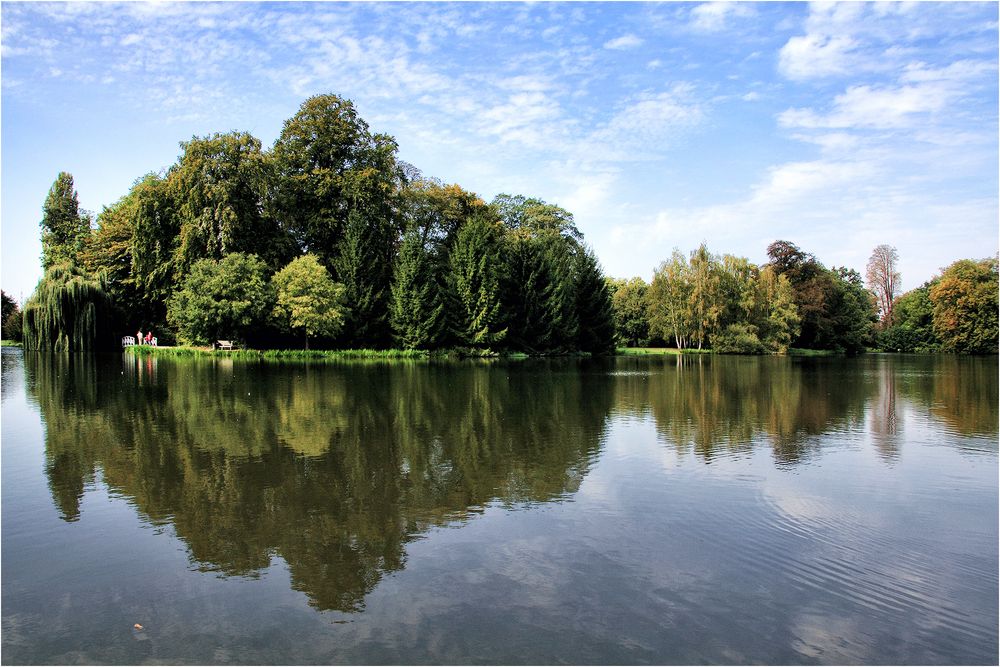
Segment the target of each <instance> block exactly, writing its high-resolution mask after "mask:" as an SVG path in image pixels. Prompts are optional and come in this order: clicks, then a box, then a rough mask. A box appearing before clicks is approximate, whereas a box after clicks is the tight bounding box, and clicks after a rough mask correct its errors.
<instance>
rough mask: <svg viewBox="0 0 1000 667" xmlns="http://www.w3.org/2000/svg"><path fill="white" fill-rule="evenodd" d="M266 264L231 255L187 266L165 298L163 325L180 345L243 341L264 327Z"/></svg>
mask: <svg viewBox="0 0 1000 667" xmlns="http://www.w3.org/2000/svg"><path fill="white" fill-rule="evenodd" d="M269 277H270V271H269V270H268V267H267V264H265V263H264V261H263V260H261V259H260V258H259V257H257V256H256V255H246V254H243V253H231V254H229V255H226V256H225V257H223V258H222V259H221V260H218V261H217V260H212V259H200V260H198V261H197V262H195V263H194V264H192V265H191V270H190V271H189V272H188V274H187V276H186V277H185V279H184V282H183V283H182V284H181V287H180V289H178V290H177V292H175V293H174V295H173V296H172V297H171V299H170V301H169V304H168V309H167V319H168V321H169V322H170V324H171V326H173V327H174V328H175V330H176V331H177V334H178V338H179V339H180V340H181V341H183V342H185V343H194V344H206V343H211V342H214V341H216V340H219V339H223V340H230V339H236V340H240V341H246V340H247V339H249V338H252V337H253V336H254V334H255V333H257V332H258V331H259V330H260V329H261V328H262V327H263V326H264V325H265V323H266V320H267V316H268V315H269V314H270V312H271V308H272V305H273V303H274V292H273V287H272V285H271V283H270V281H269Z"/></svg>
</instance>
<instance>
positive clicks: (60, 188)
mask: <svg viewBox="0 0 1000 667" xmlns="http://www.w3.org/2000/svg"><path fill="white" fill-rule="evenodd" d="M90 222H91V221H90V216H89V215H87V214H86V213H82V212H81V211H80V201H79V198H78V197H77V193H76V190H74V189H73V176H72V175H71V174H68V173H66V172H65V171H61V172H59V176H57V177H56V180H55V182H54V183H53V184H52V187H51V188H49V194H48V195H47V196H46V197H45V203H44V204H43V205H42V221H41V223H40V224H41V228H42V269H48V268H49V267H51V266H54V265H56V264H60V263H64V262H76V261H77V255H78V253H79V252H80V250H81V249H82V247H83V243H84V241H85V240H86V238H87V236H88V235H89V234H90Z"/></svg>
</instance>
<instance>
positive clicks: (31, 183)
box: [0, 2, 1000, 298]
mask: <svg viewBox="0 0 1000 667" xmlns="http://www.w3.org/2000/svg"><path fill="white" fill-rule="evenodd" d="M0 11H2V260H3V262H2V263H3V266H2V277H0V280H2V286H3V289H4V290H5V291H6V292H8V293H9V294H11V295H13V296H14V297H15V298H18V297H23V298H27V297H28V296H29V295H30V293H31V291H32V289H33V288H34V285H35V283H36V282H37V280H38V278H39V277H40V269H39V255H40V252H41V246H40V242H39V229H38V222H39V220H40V219H41V206H42V202H43V201H44V199H45V195H46V193H47V191H48V188H49V187H50V186H51V184H52V182H53V181H54V180H55V177H56V175H57V174H58V172H60V171H69V172H70V173H72V174H73V176H74V178H75V181H76V187H77V190H78V191H79V194H80V201H81V205H82V206H83V207H84V208H86V209H89V210H92V211H94V212H99V211H100V210H101V209H102V208H103V207H104V206H108V205H110V204H112V203H113V202H114V201H116V200H117V199H118V198H119V197H121V196H122V195H124V194H125V193H126V192H127V191H128V189H129V187H130V186H131V184H132V183H133V181H134V180H135V179H137V178H138V177H140V176H141V175H143V174H145V173H147V172H150V171H160V170H162V169H165V168H166V167H168V166H169V165H170V164H172V163H173V162H174V161H175V160H176V158H177V156H178V154H179V152H180V149H179V147H178V142H179V141H184V140H187V139H190V138H191V137H192V136H196V135H197V136H204V135H208V134H211V133H213V132H225V131H230V130H246V131H249V132H251V133H252V134H254V135H255V136H256V137H258V138H259V139H260V140H261V141H262V142H263V143H264V145H265V146H270V145H271V144H272V143H273V142H274V140H275V138H276V137H277V135H278V133H279V132H280V130H281V124H282V122H283V121H284V120H285V119H287V118H289V117H291V116H292V115H293V114H294V113H295V111H296V109H297V108H298V106H299V104H301V102H302V101H303V100H304V99H305V98H307V97H309V96H310V95H314V94H319V93H327V92H334V93H337V94H339V95H341V96H344V97H347V98H349V99H351V100H353V101H354V102H355V104H356V106H357V108H358V109H359V111H360V113H361V115H362V117H363V118H364V119H365V120H366V121H367V122H368V123H369V125H370V126H371V127H372V129H373V130H376V131H379V132H387V133H389V134H391V135H393V136H394V137H395V138H396V140H397V142H398V143H399V147H400V150H399V157H400V158H401V159H403V160H405V161H407V162H410V163H412V164H413V165H415V166H417V167H418V168H419V169H421V170H422V171H423V173H424V174H425V175H427V176H433V177H437V178H440V179H441V180H443V181H445V182H449V183H458V184H460V185H462V186H463V187H465V188H466V189H469V190H472V191H474V192H476V193H478V194H479V195H480V196H481V197H483V198H484V199H486V200H490V199H492V198H493V196H495V195H496V194H498V193H501V192H507V193H512V194H524V195H529V196H535V197H539V198H542V199H544V200H546V201H550V202H553V203H557V204H559V205H561V206H563V207H564V208H566V209H568V210H570V211H571V212H572V213H573V214H574V215H575V216H576V221H577V224H578V226H579V228H580V229H581V230H582V231H583V232H584V234H585V235H586V239H587V241H588V242H589V243H590V244H591V245H592V246H593V247H594V249H595V250H596V252H597V255H598V257H599V258H600V260H601V262H602V264H603V266H604V268H605V271H606V272H607V273H608V274H609V275H613V276H617V277H629V276H633V275H638V276H642V277H643V278H645V279H647V280H648V279H649V278H650V277H651V276H652V273H653V269H654V268H655V267H656V266H657V265H658V264H659V262H660V261H662V260H664V259H666V258H668V257H669V255H670V253H671V250H672V249H673V248H674V247H675V246H676V247H679V248H680V249H682V250H684V251H685V252H686V251H690V250H692V249H694V248H695V247H696V246H697V245H698V244H699V243H701V242H702V241H704V242H706V243H707V244H708V246H709V248H710V249H711V250H712V251H713V252H716V253H732V254H736V255H741V256H745V257H748V258H749V259H750V260H751V261H754V262H758V263H761V262H764V261H766V252H765V251H766V247H767V245H768V244H769V243H770V242H771V241H774V240H776V239H785V240H789V241H792V242H794V243H796V244H798V245H799V247H801V248H802V249H803V250H805V251H807V252H812V253H814V254H815V255H816V256H817V257H818V258H819V259H820V260H821V261H822V262H824V263H825V264H826V265H827V266H833V265H846V266H849V267H852V268H855V269H857V270H858V271H860V272H862V273H863V272H864V267H865V263H866V261H867V259H868V256H869V255H870V254H871V250H872V248H873V247H874V246H875V245H877V244H879V243H889V244H891V245H894V246H896V248H897V249H898V251H899V255H900V266H901V269H902V273H903V283H904V287H905V288H906V289H910V288H913V287H916V286H917V285H919V284H920V283H922V282H924V281H925V280H927V279H929V278H930V277H931V276H932V275H933V274H935V273H936V272H938V271H939V270H940V268H942V267H944V266H946V265H948V264H950V263H951V262H952V261H954V260H956V259H960V258H964V257H973V258H982V257H987V256H991V255H993V254H995V253H996V252H997V247H998V216H1000V211H998V160H1000V155H998V121H997V111H998V102H997V100H998V97H997V96H998V92H997V78H998V72H997V57H998V39H997V35H998V24H997V13H998V5H997V4H996V3H963V2H956V3H951V2H948V3H940V4H939V3H924V2H917V3H903V4H896V3H874V4H861V3H853V2H852V3H834V4H805V3H745V4H744V3H672V2H668V3H662V4H647V3H606V4H605V3H563V2H551V3H532V4H524V3H500V4H480V3H459V4H449V3H384V4H383V3H304V4H298V3H262V4H258V3H218V4H216V3H195V4H187V3H172V2H157V3H125V4H117V3H96V4H90V3H53V4H46V3H21V2H3V4H2V9H0Z"/></svg>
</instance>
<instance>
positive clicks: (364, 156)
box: [271, 95, 402, 267]
mask: <svg viewBox="0 0 1000 667" xmlns="http://www.w3.org/2000/svg"><path fill="white" fill-rule="evenodd" d="M271 155H272V158H273V161H274V168H275V171H276V173H275V181H274V200H273V205H274V213H275V215H276V216H277V219H278V221H279V223H280V224H281V225H282V226H283V227H284V228H286V229H287V230H288V231H289V232H290V233H291V234H292V236H293V237H294V238H295V240H296V241H297V243H298V245H299V249H300V250H302V251H305V252H309V253H311V254H314V255H315V256H316V257H317V258H319V259H320V261H321V262H322V263H323V264H324V265H326V266H327V267H332V266H333V264H334V261H335V259H336V257H337V255H338V253H339V247H340V242H341V240H342V239H343V237H344V232H345V229H346V227H347V222H348V214H349V213H350V211H352V210H358V209H362V210H364V211H365V215H366V216H370V217H373V218H379V219H381V220H384V221H394V214H395V210H396V201H395V200H396V196H397V193H398V191H399V186H400V184H401V181H402V171H401V169H400V168H399V166H398V165H397V163H396V142H395V140H394V139H393V138H392V137H390V136H389V135H387V134H374V133H372V132H371V131H369V128H368V124H367V123H366V122H365V121H364V120H363V119H362V118H361V117H360V116H359V115H358V112H357V110H356V109H355V108H354V104H353V103H351V102H350V101H349V100H345V99H342V98H340V97H338V96H336V95H317V96H314V97H310V98H309V99H307V100H306V101H305V102H303V103H302V106H301V107H299V110H298V112H297V113H296V114H295V115H294V116H293V117H292V118H290V119H289V120H287V121H285V124H284V127H283V128H282V130H281V135H280V136H279V137H278V140H277V141H276V142H275V145H274V150H273V151H272V153H271Z"/></svg>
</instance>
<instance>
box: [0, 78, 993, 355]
mask: <svg viewBox="0 0 1000 667" xmlns="http://www.w3.org/2000/svg"><path fill="white" fill-rule="evenodd" d="M396 153H397V145H396V143H395V140H394V139H393V138H392V137H390V136H388V135H386V134H380V133H376V132H373V131H371V130H370V128H369V126H368V124H367V123H366V122H365V121H364V120H363V119H361V118H360V117H359V116H358V114H357V112H356V110H355V109H354V106H353V104H352V103H351V102H350V101H348V100H345V99H343V98H340V97H338V96H336V95H318V96H315V97H311V98H309V99H307V100H306V101H305V102H303V104H302V106H301V107H300V109H299V110H298V112H297V113H296V114H295V116H293V117H292V118H291V119H289V120H287V121H285V123H284V126H283V129H282V131H281V134H280V135H279V137H278V139H277V140H276V141H275V144H274V145H273V146H272V147H271V148H270V149H269V150H265V149H264V148H263V147H262V145H261V142H260V141H259V140H258V139H256V138H255V137H253V136H251V135H250V134H248V133H245V132H229V133H223V134H213V135H211V136H207V137H193V138H192V139H191V140H190V141H185V142H181V154H180V156H179V157H178V160H177V162H176V163H175V164H174V165H172V166H171V167H169V168H168V169H167V170H165V171H164V172H162V173H150V174H146V175H145V176H142V177H141V178H139V179H138V180H137V181H136V182H135V184H134V185H133V187H132V188H131V190H130V191H129V192H128V193H127V194H126V195H125V196H124V197H122V198H121V199H120V200H119V201H118V202H116V203H115V204H113V205H112V206H110V207H107V208H105V209H104V210H103V211H102V212H101V213H100V214H99V215H98V216H97V217H96V220H94V219H93V218H92V216H91V214H89V213H87V212H86V211H83V210H82V209H80V207H79V202H78V198H77V193H76V191H75V190H74V186H73V177H72V176H71V175H70V174H68V173H65V172H64V173H60V174H59V175H58V177H57V178H56V181H55V182H54V183H53V185H52V188H51V190H50V192H49V193H48V196H47V197H46V200H45V202H44V205H43V211H42V213H43V215H42V221H41V237H42V267H43V268H44V269H45V274H44V277H43V278H42V280H41V281H40V283H39V285H38V287H37V288H36V290H35V292H34V294H33V295H32V296H31V298H30V299H29V300H28V302H27V303H25V304H24V307H23V312H20V311H19V312H18V314H12V313H13V311H12V310H11V309H10V308H9V307H8V303H7V300H6V299H7V298H6V295H4V296H5V301H4V313H3V321H2V324H3V335H4V338H9V339H12V340H19V339H21V338H23V340H24V343H25V346H26V347H28V348H32V349H64V350H71V351H77V350H94V349H104V348H106V349H111V348H114V347H117V346H118V345H119V341H120V340H121V336H122V335H126V334H127V335H131V334H132V333H133V332H135V331H137V330H140V331H149V330H150V329H152V330H153V331H154V332H155V334H154V335H156V337H157V338H158V339H159V342H160V343H161V344H168V345H169V344H174V343H180V344H182V345H194V346H198V345H202V346H204V345H209V344H211V343H213V342H214V341H216V340H220V339H221V340H236V341H238V342H239V343H241V345H242V346H243V347H245V348H256V349H261V350H268V349H290V348H300V347H301V348H304V349H305V350H309V349H310V348H311V347H313V348H319V349H371V350H389V349H391V348H399V349H402V350H423V351H439V350H455V349H458V350H465V351H468V353H469V354H472V355H491V354H494V353H503V354H510V353H524V354H531V355H547V354H576V353H586V354H605V353H612V352H613V351H614V350H615V348H616V347H644V346H656V345H666V346H673V347H676V348H677V349H697V350H709V349H710V350H712V351H714V352H716V353H742V354H768V353H771V354H774V353H777V354H782V353H785V352H787V351H788V349H789V348H790V347H794V348H804V349H815V350H829V351H837V352H846V353H857V352H861V351H863V350H865V349H870V348H873V347H876V348H879V349H886V350H889V349H891V350H902V351H910V350H944V351H952V352H990V351H993V352H995V351H996V349H997V318H996V303H997V297H996V292H997V289H996V288H997V280H996V272H997V270H996V266H997V262H996V260H995V259H993V260H984V261H983V262H978V263H977V262H973V261H971V260H962V261H960V262H956V263H955V264H954V265H952V266H951V267H949V268H948V269H947V270H946V271H945V272H944V273H943V274H942V276H940V277H938V278H935V279H934V280H933V281H931V283H928V284H926V285H925V286H923V287H922V288H920V290H915V291H914V292H911V293H908V294H906V295H902V296H900V295H898V294H896V293H895V290H896V289H897V287H896V286H898V284H899V274H898V271H896V270H895V264H894V263H895V262H896V260H897V258H896V256H895V250H894V249H893V248H891V247H889V246H879V247H878V248H876V252H875V253H873V260H872V262H870V263H869V267H868V272H867V277H868V284H867V289H866V284H865V281H864V280H863V279H862V277H861V275H860V274H859V273H858V272H857V271H855V270H853V269H848V268H843V267H834V268H832V269H828V268H826V267H825V266H824V265H823V264H821V263H820V262H819V261H818V260H817V259H816V258H815V257H814V256H813V255H810V254H808V253H806V252H804V251H802V250H800V249H799V248H798V247H797V246H795V245H794V244H792V243H790V242H788V241H776V242H774V243H772V244H771V245H770V246H769V247H768V257H769V261H768V262H767V263H766V264H764V265H762V266H757V265H755V264H753V263H751V262H749V260H747V259H746V258H742V257H735V256H733V255H721V256H720V255H715V254H713V253H711V252H710V251H709V250H708V248H707V247H706V246H705V245H702V246H701V247H699V248H698V249H696V250H695V251H693V252H691V253H690V254H689V255H684V254H683V253H681V252H680V251H679V250H675V251H674V253H673V255H672V256H671V258H669V259H668V260H666V261H664V262H663V263H661V264H660V266H659V267H658V268H656V270H655V273H654V276H653V280H652V282H651V283H650V284H648V285H647V284H646V283H645V281H643V280H642V279H641V278H633V279H631V280H627V281H621V280H609V279H606V278H605V277H604V275H603V272H602V270H601V267H600V265H599V263H598V261H597V257H596V255H595V253H594V252H593V250H592V249H591V248H590V247H589V246H588V245H587V244H586V243H585V242H584V237H583V234H582V233H581V232H580V230H579V229H577V227H576V225H575V223H574V219H573V215H572V213H570V212H569V211H567V210H565V209H563V208H561V207H560V206H558V205H555V204H552V203H548V202H545V201H542V200H541V199H538V198H533V197H529V196H524V195H510V194H500V195H498V196H497V197H495V198H494V199H493V200H492V201H491V202H488V203H487V202H486V201H484V200H483V199H481V198H480V197H478V196H477V195H476V194H475V193H472V192H470V191H468V190H465V189H463V188H462V187H461V186H459V185H456V184H445V183H442V182H440V181H438V180H436V179H433V178H429V177H425V176H424V175H423V174H421V173H420V171H419V170H417V169H416V168H415V167H413V166H412V165H408V164H406V163H404V162H402V161H400V160H399V159H398V158H397V155H396ZM921 290H922V291H921ZM11 304H12V305H13V307H14V308H15V309H16V308H17V304H16V303H13V301H11Z"/></svg>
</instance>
